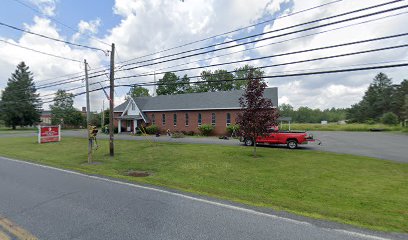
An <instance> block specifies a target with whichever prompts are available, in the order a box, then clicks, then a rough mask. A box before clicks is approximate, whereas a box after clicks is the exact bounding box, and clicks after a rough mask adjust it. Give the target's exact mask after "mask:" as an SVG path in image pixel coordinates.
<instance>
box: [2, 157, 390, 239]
mask: <svg viewBox="0 0 408 240" xmlns="http://www.w3.org/2000/svg"><path fill="white" fill-rule="evenodd" d="M0 159H5V160H8V161H12V162H18V163H24V164H29V165H32V166H36V167H41V168H46V169H52V170H56V171H60V172H64V173H69V174H75V175H79V176H82V177H86V178H91V179H96V180H100V181H106V182H110V183H116V184H119V185H125V186H129V187H134V188H141V189H145V190H150V191H155V192H160V193H165V194H169V195H173V196H177V197H181V198H185V199H189V200H193V201H197V202H202V203H206V204H210V205H214V206H219V207H223V208H228V209H232V210H237V211H241V212H245V213H250V214H253V215H257V216H263V217H268V218H272V219H279V220H283V221H286V222H291V223H294V224H299V225H309V226H312V227H317V226H315V225H313V224H311V223H309V222H305V221H299V220H294V219H290V218H285V217H281V216H276V215H272V214H268V213H263V212H259V211H255V210H252V209H248V208H243V207H238V206H234V205H229V204H225V203H220V202H216V201H210V200H207V199H202V198H197V197H192V196H188V195H184V194H181V193H175V192H171V191H166V190H163V189H158V188H153V187H147V186H142V185H138V184H134V183H127V182H122V181H118V180H112V179H108V178H103V177H97V176H92V175H87V174H83V173H79V172H75V171H70V170H65V169H60V168H56V167H50V166H46V165H41V164H37V163H31V162H26V161H22V160H16V159H11V158H6V157H0ZM327 230H329V231H330V230H333V231H335V232H339V233H343V234H347V235H350V236H354V237H359V238H366V239H373V240H391V239H390V238H383V237H378V236H374V235H368V234H364V233H359V232H353V231H348V230H344V229H329V228H327Z"/></svg>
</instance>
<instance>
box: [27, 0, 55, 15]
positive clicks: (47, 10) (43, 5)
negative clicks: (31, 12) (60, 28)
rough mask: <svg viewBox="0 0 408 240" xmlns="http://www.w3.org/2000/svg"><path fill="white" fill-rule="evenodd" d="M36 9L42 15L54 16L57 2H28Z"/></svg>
mask: <svg viewBox="0 0 408 240" xmlns="http://www.w3.org/2000/svg"><path fill="white" fill-rule="evenodd" d="M30 1H31V2H32V3H33V4H34V5H36V6H37V7H38V9H39V10H40V11H41V13H42V14H44V15H46V16H54V15H55V10H56V5H57V2H58V0H30Z"/></svg>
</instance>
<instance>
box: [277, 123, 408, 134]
mask: <svg viewBox="0 0 408 240" xmlns="http://www.w3.org/2000/svg"><path fill="white" fill-rule="evenodd" d="M288 128H289V125H288V124H283V126H282V128H281V129H282V130H288ZM290 128H291V130H306V131H355V132H367V131H370V129H382V130H383V131H398V132H408V127H401V126H399V125H396V126H390V125H384V124H362V123H350V124H343V125H340V124H336V123H329V124H326V125H322V124H319V123H292V124H291V125H290Z"/></svg>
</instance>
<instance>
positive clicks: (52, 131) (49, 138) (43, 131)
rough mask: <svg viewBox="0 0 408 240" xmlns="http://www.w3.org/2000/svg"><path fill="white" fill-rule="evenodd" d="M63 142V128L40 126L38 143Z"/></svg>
mask: <svg viewBox="0 0 408 240" xmlns="http://www.w3.org/2000/svg"><path fill="white" fill-rule="evenodd" d="M59 141H61V126H39V132H38V143H48V142H59Z"/></svg>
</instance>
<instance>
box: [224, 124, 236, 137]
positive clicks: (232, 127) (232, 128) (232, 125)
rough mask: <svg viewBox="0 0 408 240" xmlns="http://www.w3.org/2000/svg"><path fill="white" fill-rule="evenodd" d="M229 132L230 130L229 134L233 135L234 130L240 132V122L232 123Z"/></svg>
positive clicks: (228, 128)
mask: <svg viewBox="0 0 408 240" xmlns="http://www.w3.org/2000/svg"><path fill="white" fill-rule="evenodd" d="M227 132H228V134H229V135H232V133H233V132H235V134H238V132H239V125H238V124H231V125H229V126H227Z"/></svg>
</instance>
